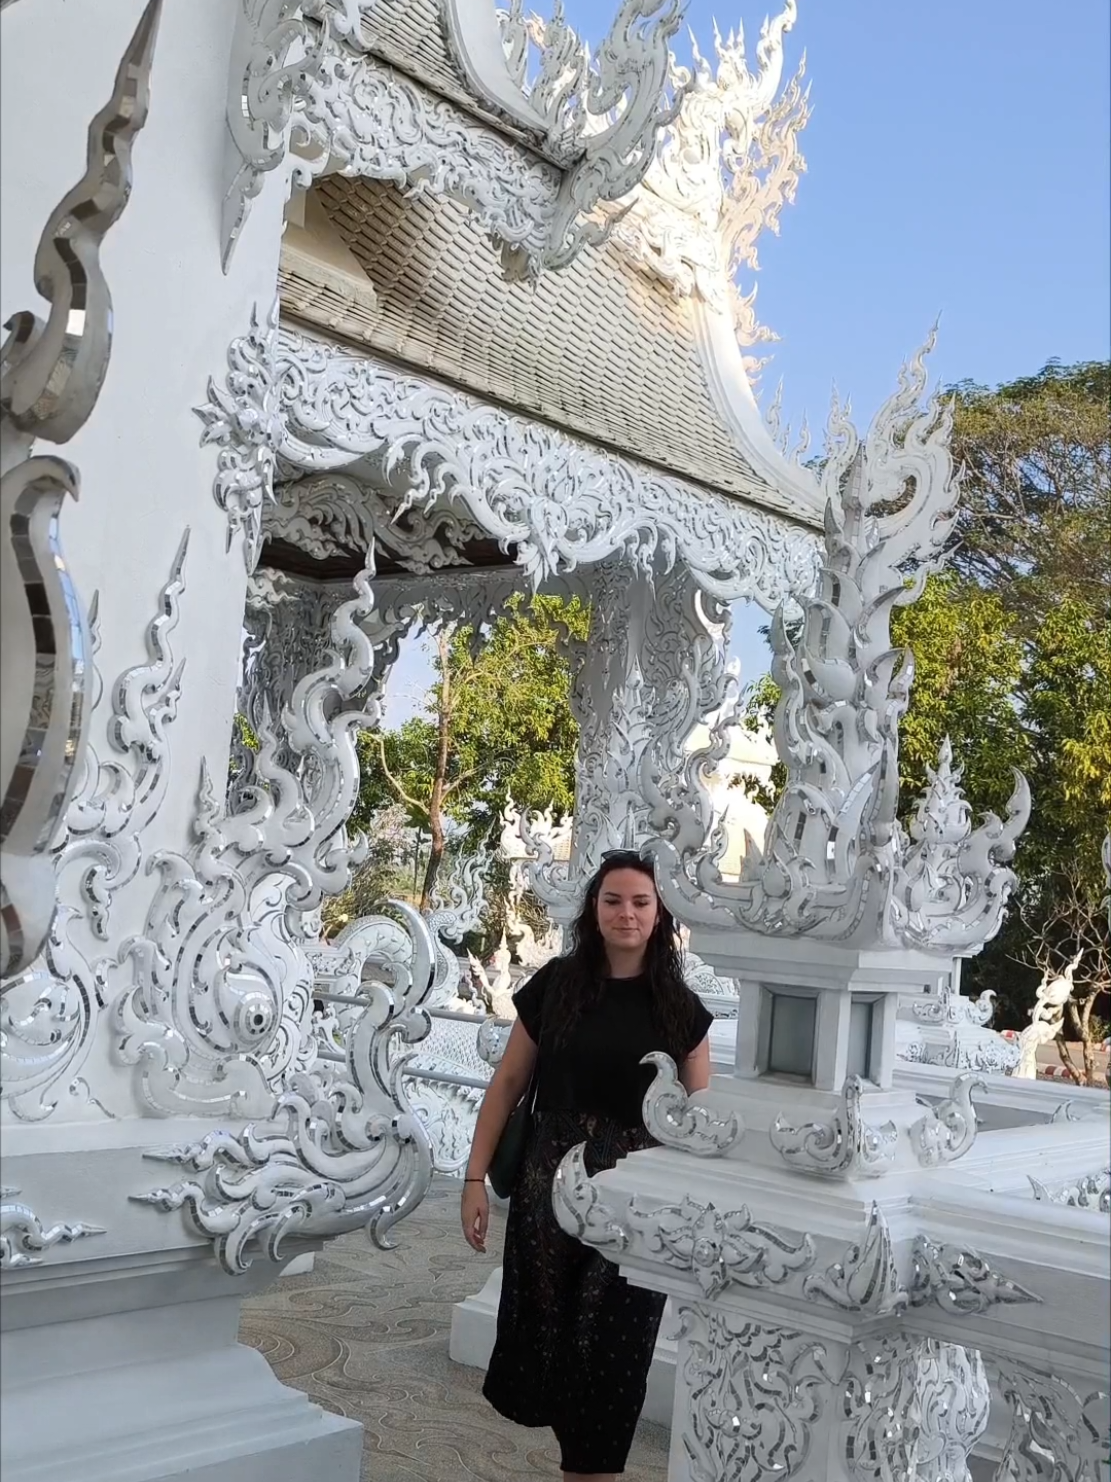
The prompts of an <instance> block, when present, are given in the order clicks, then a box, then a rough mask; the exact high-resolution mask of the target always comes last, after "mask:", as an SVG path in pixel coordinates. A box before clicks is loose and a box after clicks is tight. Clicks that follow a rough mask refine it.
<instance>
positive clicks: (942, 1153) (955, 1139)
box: [910, 1075, 987, 1168]
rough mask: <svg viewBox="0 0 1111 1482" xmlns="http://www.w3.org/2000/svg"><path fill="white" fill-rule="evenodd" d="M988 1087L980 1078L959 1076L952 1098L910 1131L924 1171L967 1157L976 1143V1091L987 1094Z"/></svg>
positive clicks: (911, 1140) (950, 1094)
mask: <svg viewBox="0 0 1111 1482" xmlns="http://www.w3.org/2000/svg"><path fill="white" fill-rule="evenodd" d="M986 1090H987V1085H986V1083H985V1082H984V1081H982V1080H980V1079H979V1078H978V1077H976V1076H971V1075H962V1076H958V1077H957V1079H956V1080H955V1081H954V1082H953V1087H952V1090H951V1091H950V1092H949V1099H948V1100H947V1101H943V1102H941V1104H940V1105H939V1106H937V1107H936V1108H933V1107H932V1108H931V1109H930V1110H929V1111H927V1112H926V1114H925V1116H923V1117H920V1118H919V1120H918V1121H917V1122H915V1123H914V1125H913V1126H912V1127H911V1128H910V1142H911V1146H912V1147H913V1148H914V1152H915V1156H916V1157H917V1159H918V1161H919V1163H921V1165H922V1167H923V1168H937V1167H938V1166H939V1165H940V1164H942V1163H953V1162H955V1161H956V1159H957V1158H963V1157H964V1155H965V1153H967V1152H968V1151H969V1150H970V1149H971V1147H972V1144H973V1143H974V1142H975V1141H976V1108H975V1107H974V1106H973V1104H972V1093H973V1092H974V1091H986Z"/></svg>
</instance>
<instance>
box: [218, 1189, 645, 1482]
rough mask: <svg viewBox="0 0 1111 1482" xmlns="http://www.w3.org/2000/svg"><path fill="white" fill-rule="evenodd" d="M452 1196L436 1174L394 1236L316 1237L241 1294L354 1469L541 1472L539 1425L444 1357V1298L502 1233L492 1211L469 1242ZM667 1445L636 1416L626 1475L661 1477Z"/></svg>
mask: <svg viewBox="0 0 1111 1482" xmlns="http://www.w3.org/2000/svg"><path fill="white" fill-rule="evenodd" d="M458 1207H459V1193H458V1184H452V1183H451V1182H450V1181H447V1180H444V1181H440V1180H437V1182H436V1183H434V1185H433V1187H432V1190H431V1192H430V1193H429V1195H428V1197H427V1198H426V1199H425V1201H424V1203H423V1204H422V1205H421V1206H420V1208H419V1209H418V1210H417V1212H416V1214H415V1215H413V1216H412V1218H410V1219H408V1220H405V1221H403V1222H402V1224H400V1225H398V1226H397V1227H396V1228H395V1230H394V1232H393V1236H394V1239H395V1240H396V1241H397V1249H396V1250H392V1251H379V1250H375V1249H374V1248H373V1247H372V1246H371V1244H370V1242H369V1241H368V1240H367V1239H366V1237H365V1236H363V1235H361V1234H360V1235H347V1236H344V1237H343V1238H342V1239H340V1240H333V1241H330V1242H329V1243H328V1244H327V1245H326V1246H325V1248H324V1250H323V1251H322V1252H321V1253H320V1254H318V1255H317V1257H316V1265H315V1269H314V1270H313V1272H312V1273H311V1274H310V1275H307V1276H290V1277H286V1278H285V1279H284V1280H282V1281H279V1282H277V1283H276V1284H275V1285H274V1286H273V1287H271V1289H270V1290H269V1291H268V1292H266V1293H265V1294H264V1295H263V1296H261V1297H257V1298H254V1299H253V1300H251V1301H248V1302H245V1303H244V1305H243V1323H242V1328H241V1332H240V1336H241V1338H242V1340H243V1342H244V1343H247V1344H249V1345H250V1346H251V1347H252V1348H257V1349H258V1350H259V1352H260V1353H263V1354H265V1355H266V1358H267V1359H268V1360H269V1361H270V1363H271V1365H272V1366H273V1369H274V1372H275V1373H276V1374H277V1375H278V1377H279V1378H280V1379H281V1380H282V1381H283V1382H284V1383H286V1384H293V1385H296V1386H297V1388H298V1389H303V1390H305V1391H306V1393H308V1394H310V1395H311V1396H312V1397H313V1399H314V1400H315V1401H316V1402H317V1403H318V1404H320V1405H323V1406H324V1408H325V1409H328V1410H334V1411H336V1412H337V1413H338V1414H340V1415H349V1416H351V1417H352V1418H353V1419H355V1420H359V1421H361V1422H362V1423H363V1426H364V1427H365V1440H364V1445H363V1482H517V1479H518V1478H520V1479H522V1482H525V1479H528V1482H533V1479H535V1482H541V1479H544V1482H554V1479H557V1478H558V1477H559V1453H558V1451H557V1449H556V1445H555V1442H554V1440H553V1438H552V1435H551V1432H550V1431H530V1430H524V1429H523V1428H521V1427H520V1426H515V1425H512V1424H511V1423H510V1422H509V1421H507V1420H502V1418H501V1417H500V1416H499V1415H497V1414H495V1413H494V1411H493V1410H491V1408H490V1407H489V1405H487V1404H486V1402H485V1400H483V1398H482V1395H481V1393H480V1386H481V1383H482V1376H481V1374H480V1373H479V1372H478V1371H477V1370H475V1369H464V1368H461V1367H459V1366H458V1365H456V1364H453V1363H452V1362H451V1360H450V1359H449V1358H448V1334H449V1331H450V1328H451V1309H452V1305H453V1304H454V1303H455V1302H458V1301H460V1300H461V1299H462V1298H463V1297H465V1296H468V1295H470V1294H471V1293H473V1292H477V1291H478V1290H479V1289H480V1288H481V1287H482V1285H483V1283H484V1282H485V1281H486V1278H487V1276H488V1275H489V1274H490V1271H491V1269H492V1268H493V1266H494V1265H495V1264H496V1262H497V1261H498V1260H499V1259H500V1253H501V1240H502V1220H501V1216H500V1215H499V1214H498V1212H497V1211H494V1217H493V1224H494V1228H493V1230H492V1231H491V1239H490V1242H489V1245H490V1252H491V1253H490V1255H488V1256H486V1257H485V1258H484V1257H481V1256H477V1255H475V1253H474V1252H473V1251H472V1250H471V1249H470V1247H469V1246H467V1245H466V1244H465V1242H464V1240H463V1237H462V1234H461V1233H460V1231H459V1221H458ZM667 1446H668V1438H667V1433H666V1431H663V1430H661V1429H660V1428H659V1427H658V1426H651V1425H642V1426H641V1428H640V1431H639V1434H638V1437H637V1443H636V1446H635V1448H634V1451H633V1455H632V1457H631V1458H630V1461H629V1470H628V1471H627V1472H626V1474H625V1477H626V1482H665V1479H666V1476H667ZM320 1482H328V1479H327V1478H321V1479H320Z"/></svg>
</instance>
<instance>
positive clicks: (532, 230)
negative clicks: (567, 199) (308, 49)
mask: <svg viewBox="0 0 1111 1482" xmlns="http://www.w3.org/2000/svg"><path fill="white" fill-rule="evenodd" d="M293 140H294V143H295V144H296V145H297V147H298V150H299V152H301V153H302V154H304V155H305V156H307V158H308V169H309V170H310V171H312V172H317V171H320V170H323V169H324V168H325V167H327V168H328V169H329V170H331V169H335V168H337V167H338V169H339V172H340V173H341V174H343V175H348V176H353V177H355V178H358V179H368V180H386V181H390V182H392V183H393V184H395V185H397V186H399V187H400V188H401V189H403V190H411V191H420V190H434V191H436V192H437V193H440V194H450V195H451V196H452V197H453V198H454V199H456V200H461V201H463V202H465V204H466V205H467V206H468V207H469V208H470V209H471V211H472V212H474V214H475V215H476V216H477V217H478V219H479V221H480V222H481V223H482V226H483V228H484V230H485V231H487V232H488V233H489V234H490V235H491V236H492V237H493V238H494V239H495V240H496V241H497V242H498V243H499V244H500V246H501V249H502V254H503V258H504V260H505V264H506V266H507V268H508V269H509V270H510V271H511V272H512V273H514V275H515V276H519V275H520V274H521V272H522V271H527V266H526V265H528V264H535V265H537V266H538V265H539V264H540V263H541V262H542V261H543V253H544V248H545V244H546V242H547V240H548V237H549V234H550V232H551V228H552V223H553V221H554V218H555V213H556V203H557V200H558V196H559V188H560V179H561V176H560V171H559V170H558V169H557V168H556V166H554V165H552V164H549V163H548V162H547V161H546V160H541V159H537V158H535V157H533V156H531V155H528V154H526V153H524V152H523V151H522V150H521V149H520V148H519V146H518V145H517V144H516V143H514V142H513V141H512V140H510V139H507V138H505V136H504V135H502V134H500V133H498V132H497V131H496V130H495V129H492V128H489V127H487V126H485V125H483V124H481V123H478V122H477V121H475V120H474V119H472V118H470V117H469V116H468V115H467V114H465V113H462V112H461V111H460V110H459V109H457V108H455V107H453V106H452V104H450V103H448V102H446V101H445V100H444V99H442V98H437V97H436V96H435V94H433V93H431V92H429V91H428V90H427V89H426V88H424V87H421V86H420V84H419V83H416V82H414V81H413V80H412V79H411V78H408V77H405V76H403V75H402V74H401V73H399V72H396V71H395V70H394V69H393V68H392V67H388V66H386V65H385V64H383V63H382V62H381V61H379V60H378V59H377V58H375V57H370V56H352V55H351V54H350V53H349V52H348V51H347V50H346V49H345V48H343V47H334V48H328V49H327V50H326V52H325V55H324V58H323V60H322V62H321V65H320V67H319V70H318V71H317V73H316V75H315V76H314V77H313V78H312V79H311V81H310V83H309V87H308V92H307V95H306V98H305V101H304V104H303V106H302V108H301V109H300V110H299V111H298V113H297V116H296V120H295V123H294V131H293Z"/></svg>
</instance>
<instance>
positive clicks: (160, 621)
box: [0, 531, 189, 1122]
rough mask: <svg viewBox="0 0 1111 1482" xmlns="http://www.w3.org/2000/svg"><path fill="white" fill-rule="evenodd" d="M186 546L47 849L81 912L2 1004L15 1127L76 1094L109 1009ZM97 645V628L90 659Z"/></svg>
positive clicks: (65, 914)
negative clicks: (122, 899) (113, 930)
mask: <svg viewBox="0 0 1111 1482" xmlns="http://www.w3.org/2000/svg"><path fill="white" fill-rule="evenodd" d="M188 544H189V532H188V531H186V533H185V535H184V536H183V537H182V541H181V545H180V546H179V547H178V551H177V554H176V556H175V558H174V562H173V565H172V567H171V570H170V575H169V579H168V580H167V582H166V584H165V585H164V586H163V588H162V590H161V592H160V593H159V599H158V610H157V613H156V615H155V617H154V618H153V619H152V620H151V622H150V624H149V625H148V627H147V632H146V648H147V662H146V663H143V664H137V665H135V666H133V667H132V668H130V669H128V670H126V671H125V672H124V673H123V674H121V675H120V677H119V679H118V680H117V681H116V683H115V684H114V685H113V686H112V688H111V690H110V691H109V692H108V694H109V697H110V699H111V707H112V709H111V715H110V717H109V718H108V723H107V727H106V734H107V740H108V745H109V747H110V748H111V751H112V752H114V753H115V755H114V756H110V757H109V758H108V759H106V760H103V761H102V760H100V758H99V756H98V754H97V751H96V748H95V747H94V746H93V745H91V744H90V745H89V746H88V747H87V748H86V751H85V755H84V757H83V758H82V763H81V768H80V773H79V782H78V786H77V789H76V792H75V794H74V796H73V798H72V799H71V801H70V804H69V807H68V809H67V812H66V815H65V819H64V827H63V829H62V831H61V832H60V833H59V834H58V835H57V836H56V837H55V839H54V846H53V851H52V865H53V868H54V870H55V872H56V878H57V880H58V881H59V884H60V885H61V884H64V883H66V882H67V881H69V880H71V879H75V880H76V888H77V899H78V901H79V903H80V905H79V907H75V906H73V905H70V904H67V905H64V906H62V907H60V908H59V910H58V912H57V915H56V916H55V918H54V922H53V924H52V926H51V929H50V933H49V936H48V937H47V941H46V944H45V947H44V950H43V952H42V954H41V955H40V956H39V957H38V958H37V959H36V960H35V961H34V962H33V963H32V964H31V965H30V966H29V967H28V968H27V969H26V970H25V971H24V972H22V973H20V974H19V975H18V976H17V977H15V978H13V979H12V980H11V982H10V983H9V984H8V985H7V991H6V993H5V995H4V998H3V1000H2V1001H0V1029H2V1030H3V1035H2V1037H0V1068H2V1076H0V1081H2V1095H3V1098H4V1100H5V1102H6V1103H7V1105H8V1106H9V1107H10V1108H11V1110H12V1111H13V1112H14V1114H15V1115H16V1117H18V1118H19V1119H20V1120H22V1121H31V1122H34V1121H40V1120H42V1119H44V1118H46V1117H48V1116H50V1115H51V1114H52V1113H53V1112H54V1111H55V1110H56V1109H57V1106H58V1104H59V1101H60V1099H61V1098H62V1096H63V1094H66V1095H72V1094H73V1093H74V1091H75V1090H77V1089H79V1086H78V1081H79V1073H80V1072H81V1070H82V1067H83V1065H84V1062H85V1059H86V1056H87V1055H88V1053H89V1050H90V1048H91V1046H92V1043H93V1039H94V1037H95V1034H96V1031H97V1027H98V1024H99V1022H100V1017H101V1013H102V1011H103V1009H104V1007H105V1005H106V1003H107V1001H108V995H109V987H108V985H109V980H110V976H111V972H112V968H113V965H114V964H113V963H112V960H111V958H110V956H109V955H108V954H107V952H103V951H101V950H100V949H101V947H102V944H106V943H107V942H108V941H109V935H110V925H111V921H112V912H113V905H114V900H115V897H116V895H117V894H118V893H119V892H120V891H122V890H123V889H124V888H125V887H126V886H127V885H129V884H130V883H131V882H132V881H133V880H135V879H136V878H137V877H138V876H139V874H140V871H141V870H142V869H143V867H144V865H145V864H146V863H147V858H146V851H145V847H144V836H145V834H146V832H147V830H148V829H149V828H150V826H151V825H152V824H153V822H154V821H155V819H156V818H157V817H158V814H159V810H160V809H161V807H162V804H163V801H164V799H165V796H166V789H167V786H168V783H169V775H170V762H171V753H170V734H169V728H170V727H171V725H172V724H173V722H174V720H175V718H176V716H177V708H178V701H179V699H180V695H181V683H182V676H183V673H184V670H185V660H184V659H180V660H179V659H178V658H177V656H176V655H175V652H174V648H173V635H174V633H175V631H176V629H177V626H178V621H179V618H180V604H181V598H182V596H183V594H184V592H185V560H186V552H187V550H188ZM95 610H96V609H95V603H94V614H95ZM98 647H99V635H98V628H97V624H96V622H95V621H94V622H93V623H92V653H93V655H95V653H96V651H97V649H98ZM90 657H92V656H90ZM94 680H95V685H94V705H93V713H94V715H95V714H96V713H97V712H98V709H99V704H100V701H101V699H102V698H103V693H104V692H103V689H102V686H101V685H100V680H99V675H98V674H96V673H95V669H94ZM86 1100H88V1097H87V1095H86Z"/></svg>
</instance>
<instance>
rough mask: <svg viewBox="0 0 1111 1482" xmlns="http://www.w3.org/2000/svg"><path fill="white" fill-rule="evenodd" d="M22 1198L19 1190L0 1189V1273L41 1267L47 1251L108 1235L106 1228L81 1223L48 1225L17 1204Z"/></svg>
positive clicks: (28, 1209) (29, 1209) (32, 1211)
mask: <svg viewBox="0 0 1111 1482" xmlns="http://www.w3.org/2000/svg"><path fill="white" fill-rule="evenodd" d="M18 1195H19V1190H18V1189H14V1188H11V1187H7V1186H6V1187H4V1188H0V1270H3V1271H12V1270H16V1269H18V1268H19V1267H21V1266H39V1265H41V1264H42V1261H43V1259H44V1256H45V1254H46V1252H47V1251H49V1250H51V1249H52V1248H53V1247H54V1246H56V1245H70V1244H72V1242H73V1241H75V1240H83V1239H84V1238H85V1237H86V1236H87V1235H103V1234H105V1231H104V1229H103V1228H102V1226H100V1225H90V1224H86V1223H85V1222H83V1221H80V1220H75V1221H66V1222H61V1221H59V1222H58V1223H57V1224H54V1225H44V1224H43V1222H42V1220H41V1219H40V1218H39V1216H38V1215H37V1214H36V1213H35V1211H34V1210H33V1209H31V1208H30V1207H29V1206H28V1205H26V1204H21V1203H17V1202H16V1199H17V1197H18Z"/></svg>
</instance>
